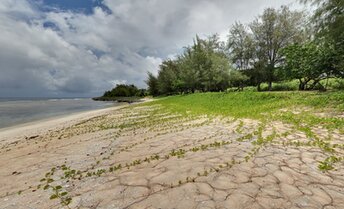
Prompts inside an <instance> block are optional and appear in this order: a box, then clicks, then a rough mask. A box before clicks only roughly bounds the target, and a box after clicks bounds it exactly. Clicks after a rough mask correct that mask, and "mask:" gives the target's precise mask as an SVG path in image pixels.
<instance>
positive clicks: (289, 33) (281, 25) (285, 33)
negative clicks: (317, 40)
mask: <svg viewBox="0 0 344 209" xmlns="http://www.w3.org/2000/svg"><path fill="white" fill-rule="evenodd" d="M303 17H304V15H303V13H302V12H296V11H295V12H293V11H290V10H289V8H288V7H286V6H282V7H281V8H280V9H279V10H276V9H273V8H268V9H265V10H264V13H263V15H261V16H260V17H259V18H257V19H256V20H255V21H253V22H252V23H251V24H250V29H251V31H252V33H253V37H254V42H255V52H256V53H257V54H258V55H257V56H256V58H257V59H256V61H257V62H259V66H261V65H262V64H265V66H263V67H262V68H261V70H262V72H263V74H264V75H265V76H264V78H265V81H266V82H268V84H269V87H268V89H269V90H271V89H272V82H273V81H275V80H276V76H275V69H276V67H278V66H279V65H281V63H282V61H283V57H282V54H281V49H283V48H284V47H286V46H288V45H290V44H292V43H297V42H301V41H302V38H303V28H304V27H303V23H304V19H303Z"/></svg>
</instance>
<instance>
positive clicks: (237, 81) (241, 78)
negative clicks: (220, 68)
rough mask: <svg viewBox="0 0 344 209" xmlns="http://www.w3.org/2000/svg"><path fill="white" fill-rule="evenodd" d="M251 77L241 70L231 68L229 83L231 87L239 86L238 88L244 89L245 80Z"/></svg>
mask: <svg viewBox="0 0 344 209" xmlns="http://www.w3.org/2000/svg"><path fill="white" fill-rule="evenodd" d="M248 79H249V78H248V77H247V76H246V75H244V74H243V73H242V72H241V71H239V70H231V71H230V73H229V84H230V86H231V87H238V90H241V91H242V90H243V89H244V85H245V82H246V81H247V80H248Z"/></svg>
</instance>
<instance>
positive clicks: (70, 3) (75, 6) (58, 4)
mask: <svg viewBox="0 0 344 209" xmlns="http://www.w3.org/2000/svg"><path fill="white" fill-rule="evenodd" d="M33 2H37V1H35V0H33ZM40 6H42V8H41V9H42V10H43V11H50V10H55V9H59V10H65V11H73V12H81V13H84V14H93V9H94V8H95V7H101V8H102V9H103V10H104V11H106V12H108V13H109V14H110V13H111V10H110V9H109V8H108V7H107V6H105V5H104V4H103V0H43V1H42V4H41V5H40Z"/></svg>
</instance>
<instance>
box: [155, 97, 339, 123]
mask: <svg viewBox="0 0 344 209" xmlns="http://www.w3.org/2000/svg"><path fill="white" fill-rule="evenodd" d="M151 104H159V105H161V106H163V107H164V109H166V110H169V111H171V112H176V113H181V114H193V115H210V116H211V115H214V116H230V117H234V118H251V119H257V120H264V121H266V120H267V121H269V120H279V121H284V122H287V123H292V124H294V125H297V126H301V125H306V126H314V125H317V124H321V125H323V126H324V127H326V128H329V129H332V128H340V129H342V128H343V127H344V119H343V117H336V115H338V114H341V112H342V111H343V110H344V92H341V91H339V92H326V93H319V92H231V93H197V94H190V95H179V96H170V97H165V98H161V99H158V100H156V101H154V102H153V103H151ZM317 113H319V114H317ZM321 114H322V115H323V116H321V117H320V116H319V115H321Z"/></svg>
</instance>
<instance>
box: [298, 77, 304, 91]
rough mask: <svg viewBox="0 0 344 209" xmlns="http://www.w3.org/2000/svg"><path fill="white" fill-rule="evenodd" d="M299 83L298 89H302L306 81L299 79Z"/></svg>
mask: <svg viewBox="0 0 344 209" xmlns="http://www.w3.org/2000/svg"><path fill="white" fill-rule="evenodd" d="M299 81H300V84H299V91H304V90H305V87H306V82H303V81H302V80H301V79H299Z"/></svg>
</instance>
